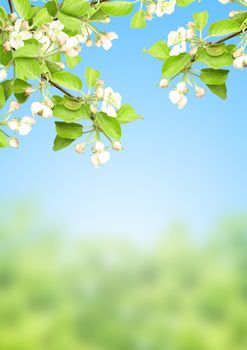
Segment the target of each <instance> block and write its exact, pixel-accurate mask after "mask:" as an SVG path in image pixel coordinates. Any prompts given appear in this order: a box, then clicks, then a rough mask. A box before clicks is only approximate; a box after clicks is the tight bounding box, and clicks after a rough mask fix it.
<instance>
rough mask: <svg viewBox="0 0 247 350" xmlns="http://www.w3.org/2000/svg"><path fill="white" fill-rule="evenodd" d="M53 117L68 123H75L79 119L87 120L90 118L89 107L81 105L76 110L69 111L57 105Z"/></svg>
mask: <svg viewBox="0 0 247 350" xmlns="http://www.w3.org/2000/svg"><path fill="white" fill-rule="evenodd" d="M53 115H54V117H56V118H59V119H62V120H64V121H65V122H68V123H71V122H75V121H78V120H80V119H89V118H90V116H91V114H90V106H89V105H88V104H83V105H82V106H81V107H80V108H79V109H78V110H75V111H71V110H70V109H68V108H66V107H65V106H63V105H61V104H59V105H56V107H55V108H54V110H53Z"/></svg>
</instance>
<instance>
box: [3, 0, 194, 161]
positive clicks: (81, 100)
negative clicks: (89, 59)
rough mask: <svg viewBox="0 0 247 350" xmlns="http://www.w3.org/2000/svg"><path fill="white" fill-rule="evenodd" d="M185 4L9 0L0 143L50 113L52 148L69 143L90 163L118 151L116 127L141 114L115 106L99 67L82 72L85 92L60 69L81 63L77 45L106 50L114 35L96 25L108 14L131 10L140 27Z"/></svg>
mask: <svg viewBox="0 0 247 350" xmlns="http://www.w3.org/2000/svg"><path fill="white" fill-rule="evenodd" d="M191 2H193V0H177V1H176V0H137V1H107V0H91V1H89V0H79V1H78V0H63V1H61V2H60V3H59V2H58V1H57V0H49V1H46V0H45V1H44V5H43V7H40V6H34V5H32V3H31V0H8V5H9V9H5V8H3V7H1V6H0V38H1V40H0V81H1V83H0V110H1V109H2V110H3V111H4V112H3V113H2V114H1V115H0V147H7V146H11V147H13V148H18V147H19V145H20V137H21V136H26V135H28V134H29V133H30V132H31V130H32V128H33V127H34V125H35V124H36V123H37V121H38V118H39V117H40V118H43V119H50V118H54V119H55V129H56V134H57V135H56V138H55V140H54V146H53V149H54V150H55V151H58V150H61V149H63V148H65V147H67V146H69V145H71V144H74V148H75V151H76V152H77V153H80V154H83V153H84V152H85V150H86V148H87V147H88V146H89V148H90V149H91V150H92V152H93V154H92V156H91V162H92V164H93V165H94V166H95V167H99V166H101V165H102V164H105V163H107V162H108V160H109V159H110V152H109V150H110V149H113V150H115V151H121V150H122V149H123V147H122V143H121V135H122V126H123V125H124V124H126V123H131V122H133V121H135V120H138V119H142V116H141V115H140V114H139V113H137V112H136V111H135V109H134V108H133V107H132V106H130V105H128V104H122V98H121V95H120V94H119V93H116V92H114V91H113V89H112V88H111V87H109V86H107V85H106V84H105V82H104V81H103V80H101V79H100V72H99V71H98V70H96V69H93V68H91V67H87V68H86V69H85V75H84V79H85V81H86V85H87V88H86V91H87V93H85V92H84V91H83V89H82V87H83V83H82V80H81V77H78V76H76V75H75V74H73V73H71V72H68V71H67V70H66V68H70V69H74V68H75V67H76V66H77V65H78V64H79V63H80V62H81V49H82V47H83V46H84V47H90V46H93V45H95V46H97V47H102V48H103V49H105V50H109V49H110V48H111V47H112V45H113V41H114V40H116V39H118V35H117V33H115V32H106V31H105V30H102V29H101V28H102V25H103V26H104V25H107V24H108V23H109V22H110V20H111V17H119V16H127V15H129V14H131V13H132V12H133V11H134V10H135V13H134V15H133V17H132V19H131V27H132V28H144V27H145V26H146V23H147V21H150V20H151V19H153V18H154V17H155V16H157V17H162V16H164V15H167V14H172V13H173V12H174V10H175V7H176V5H180V6H184V5H188V4H190V3H191ZM54 90H56V91H57V93H56V92H54ZM30 96H33V98H35V100H36V101H35V102H33V103H32V104H31V105H30V115H29V116H24V117H21V118H20V117H18V116H17V115H19V114H20V111H19V110H20V109H21V106H22V105H23V104H28V103H29V97H30ZM9 101H10V102H9ZM7 104H8V107H6V106H7Z"/></svg>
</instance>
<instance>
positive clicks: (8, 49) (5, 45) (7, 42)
mask: <svg viewBox="0 0 247 350" xmlns="http://www.w3.org/2000/svg"><path fill="white" fill-rule="evenodd" d="M3 49H4V51H6V52H9V51H11V50H12V49H11V45H10V42H9V41H5V43H4V44H3Z"/></svg>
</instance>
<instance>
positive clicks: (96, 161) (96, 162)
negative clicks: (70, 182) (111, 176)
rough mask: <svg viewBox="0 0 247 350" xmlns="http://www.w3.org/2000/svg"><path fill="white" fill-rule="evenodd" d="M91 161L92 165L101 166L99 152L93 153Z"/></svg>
mask: <svg viewBox="0 0 247 350" xmlns="http://www.w3.org/2000/svg"><path fill="white" fill-rule="evenodd" d="M91 163H92V165H93V166H94V167H95V168H99V167H100V161H99V158H98V154H97V153H95V154H93V155H92V157H91Z"/></svg>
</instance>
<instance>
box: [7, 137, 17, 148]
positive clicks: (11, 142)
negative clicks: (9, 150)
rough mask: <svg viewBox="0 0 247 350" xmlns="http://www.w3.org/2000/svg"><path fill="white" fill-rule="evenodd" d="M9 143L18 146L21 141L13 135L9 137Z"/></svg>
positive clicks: (14, 146) (11, 145)
mask: <svg viewBox="0 0 247 350" xmlns="http://www.w3.org/2000/svg"><path fill="white" fill-rule="evenodd" d="M9 145H10V147H13V148H18V147H19V141H18V139H17V138H15V137H11V138H10V139H9Z"/></svg>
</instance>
